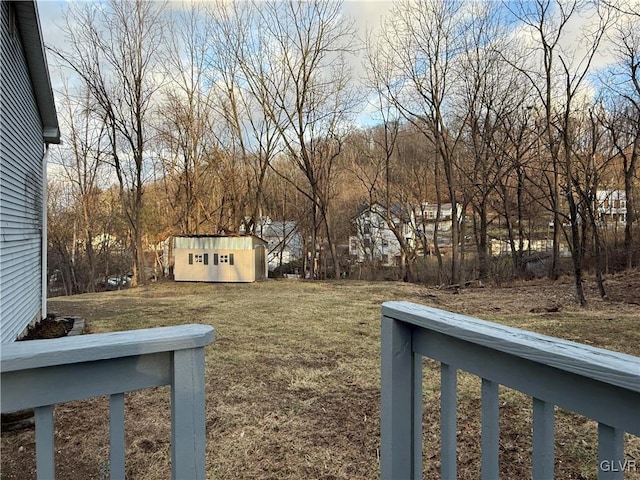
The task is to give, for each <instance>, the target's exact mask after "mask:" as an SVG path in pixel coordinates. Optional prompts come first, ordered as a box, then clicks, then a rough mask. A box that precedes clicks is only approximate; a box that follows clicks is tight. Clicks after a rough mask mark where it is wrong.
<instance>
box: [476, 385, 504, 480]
mask: <svg viewBox="0 0 640 480" xmlns="http://www.w3.org/2000/svg"><path fill="white" fill-rule="evenodd" d="M498 400H499V398H498V383H496V382H492V381H490V380H487V379H486V378H483V379H482V466H481V470H480V472H481V477H482V479H483V480H497V478H498V472H499V469H498V463H499V453H500V426H499V415H498V414H499V404H498Z"/></svg>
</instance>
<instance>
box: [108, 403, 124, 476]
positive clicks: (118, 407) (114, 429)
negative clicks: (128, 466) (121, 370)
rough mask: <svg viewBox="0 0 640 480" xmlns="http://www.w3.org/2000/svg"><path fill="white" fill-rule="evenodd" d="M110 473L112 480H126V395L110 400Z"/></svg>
mask: <svg viewBox="0 0 640 480" xmlns="http://www.w3.org/2000/svg"><path fill="white" fill-rule="evenodd" d="M109 445H110V454H109V459H110V462H109V473H110V475H111V479H112V480H118V479H123V478H125V455H124V451H125V437H124V393H116V394H114V395H111V396H110V399H109Z"/></svg>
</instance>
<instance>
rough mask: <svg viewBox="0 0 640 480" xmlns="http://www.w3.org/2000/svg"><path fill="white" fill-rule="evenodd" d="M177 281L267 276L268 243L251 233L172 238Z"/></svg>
mask: <svg viewBox="0 0 640 480" xmlns="http://www.w3.org/2000/svg"><path fill="white" fill-rule="evenodd" d="M173 276H174V279H175V280H176V281H178V282H180V281H186V282H255V281H258V280H265V279H266V278H267V242H265V241H264V240H262V239H261V238H258V237H256V236H254V235H192V236H188V237H173Z"/></svg>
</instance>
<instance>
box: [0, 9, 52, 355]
mask: <svg viewBox="0 0 640 480" xmlns="http://www.w3.org/2000/svg"><path fill="white" fill-rule="evenodd" d="M9 8H11V4H10V3H8V2H2V4H1V12H2V37H1V42H2V45H1V54H2V58H1V60H2V76H3V78H2V82H0V89H1V98H2V101H1V102H0V103H1V118H2V125H1V127H0V292H1V297H0V298H1V304H0V326H1V328H0V330H1V331H0V337H1V338H0V341H1V342H2V343H7V342H11V341H13V340H15V339H16V337H17V336H18V335H19V334H20V333H21V332H22V331H23V330H24V329H25V328H26V326H27V325H28V324H29V323H30V322H31V321H32V320H34V319H37V318H38V317H39V316H40V315H41V309H42V260H41V259H42V235H43V231H42V230H43V223H42V222H43V219H42V211H43V205H42V202H43V198H42V196H43V195H42V192H43V184H42V178H43V154H44V145H43V127H42V123H41V120H40V115H39V112H38V108H37V104H36V100H35V96H34V93H33V88H32V85H31V81H30V76H29V72H28V68H27V64H26V61H25V57H24V53H23V49H22V44H21V42H20V34H19V33H18V32H15V34H13V35H11V34H10V32H9Z"/></svg>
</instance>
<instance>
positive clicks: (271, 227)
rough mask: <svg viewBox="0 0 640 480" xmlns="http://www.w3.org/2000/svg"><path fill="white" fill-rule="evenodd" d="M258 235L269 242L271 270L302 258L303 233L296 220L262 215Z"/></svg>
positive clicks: (257, 228)
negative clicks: (276, 218)
mask: <svg viewBox="0 0 640 480" xmlns="http://www.w3.org/2000/svg"><path fill="white" fill-rule="evenodd" d="M256 235H258V236H259V237H260V238H262V239H263V240H264V241H265V242H267V245H268V247H267V252H268V255H267V262H268V264H269V270H275V269H276V268H278V267H280V266H282V265H286V264H288V263H291V262H293V261H296V260H300V259H301V258H302V235H300V232H299V231H298V225H297V224H296V222H294V221H290V220H285V221H279V220H271V218H269V217H262V219H261V221H260V223H259V224H258V225H257V226H256Z"/></svg>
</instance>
